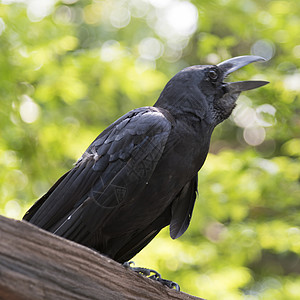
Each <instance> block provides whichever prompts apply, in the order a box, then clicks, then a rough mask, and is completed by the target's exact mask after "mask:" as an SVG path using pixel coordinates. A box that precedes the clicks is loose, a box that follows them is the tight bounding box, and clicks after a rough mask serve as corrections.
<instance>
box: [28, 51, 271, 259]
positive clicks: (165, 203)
mask: <svg viewBox="0 0 300 300" xmlns="http://www.w3.org/2000/svg"><path fill="white" fill-rule="evenodd" d="M259 60H262V59H261V58H260V57H255V56H244V57H238V58H233V59H231V60H227V61H225V62H223V63H221V64H219V65H217V66H193V67H190V68H186V69H184V70H182V71H181V72H179V73H178V74H176V75H175V76H174V77H173V78H172V79H171V80H170V81H169V83H168V84H167V85H166V87H165V89H164V90H163V92H162V93H161V95H160V97H159V99H158V101H157V102H156V103H155V105H154V107H142V108H138V109H135V110H133V111H130V112H129V113H127V114H125V115H124V116H122V117H121V118H120V119H118V120H117V121H115V122H114V123H113V124H111V125H110V126H109V127H108V128H107V129H105V130H104V131H103V132H102V133H101V134H100V135H99V136H98V137H97V138H96V139H95V140H94V142H93V143H92V144H91V145H90V146H89V148H88V149H87V150H86V151H85V152H84V154H83V155H82V157H81V158H80V159H79V160H78V161H77V163H76V165H75V166H74V167H73V168H72V169H71V170H70V171H68V172H67V173H66V174H65V175H63V176H62V177H61V178H60V179H59V180H58V181H57V182H56V183H55V184H54V185H53V186H52V187H51V189H50V190H49V191H48V192H47V193H46V194H45V195H44V196H43V197H42V198H41V199H39V200H38V201H37V202H36V203H35V204H34V205H33V206H32V207H31V208H30V209H29V210H28V212H27V213H26V214H25V216H24V220H27V221H29V222H30V223H32V224H35V225H37V226H39V227H41V228H43V229H45V230H48V231H50V232H53V233H55V234H57V235H60V236H62V237H65V238H67V239H70V240H73V241H75V242H78V243H81V244H83V245H86V246H88V247H91V248H94V249H96V250H98V251H100V252H101V253H103V254H106V255H108V256H109V257H111V258H113V259H115V260H116V261H119V262H125V261H127V260H129V259H131V258H132V257H133V256H134V255H135V254H136V253H138V252H139V251H140V250H141V249H142V248H143V247H144V246H146V245H147V244H148V243H149V242H150V241H151V240H152V239H153V238H154V237H155V235H156V234H157V233H158V232H159V231H160V230H161V229H162V228H163V227H165V226H167V225H169V224H170V235H171V237H172V238H173V239H175V238H178V237H179V236H181V235H182V234H183V233H184V232H185V231H186V229H187V228H188V226H189V223H190V219H191V215H192V211H193V207H194V202H195V199H196V191H197V172H198V171H199V169H200V168H201V167H202V165H203V163H204V161H205V158H206V156H207V153H208V149H209V143H210V137H211V134H212V132H213V129H214V128H215V126H216V125H217V124H218V123H220V122H222V121H223V120H224V119H226V118H227V117H228V116H229V115H230V113H231V111H232V109H233V108H234V106H235V101H236V99H237V97H238V95H239V94H240V92H241V91H243V90H247V89H251V88H256V87H259V86H262V85H264V84H266V82H260V81H256V82H253V81H246V82H233V83H224V82H223V80H224V78H225V77H226V76H227V75H228V74H229V73H231V72H232V71H234V70H235V69H237V68H239V67H242V66H244V65H246V64H249V63H251V62H254V61H259Z"/></svg>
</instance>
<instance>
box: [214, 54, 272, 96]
mask: <svg viewBox="0 0 300 300" xmlns="http://www.w3.org/2000/svg"><path fill="white" fill-rule="evenodd" d="M257 61H265V59H264V58H263V57H260V56H254V55H245V56H237V57H234V58H230V59H228V60H225V61H223V62H221V63H219V64H218V65H217V67H219V69H220V70H221V71H222V73H223V76H224V78H225V77H226V76H228V75H229V74H230V73H232V72H234V71H236V70H238V69H240V68H242V67H244V66H246V65H248V64H251V63H253V62H257ZM268 83H269V82H268V81H238V82H229V83H226V87H227V88H228V90H229V92H242V91H247V90H252V89H255V88H258V87H261V86H263V85H266V84H268Z"/></svg>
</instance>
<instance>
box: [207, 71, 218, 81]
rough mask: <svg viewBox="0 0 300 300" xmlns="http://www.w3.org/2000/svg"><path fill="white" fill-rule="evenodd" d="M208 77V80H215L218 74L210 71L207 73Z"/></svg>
mask: <svg viewBox="0 0 300 300" xmlns="http://www.w3.org/2000/svg"><path fill="white" fill-rule="evenodd" d="M208 76H209V78H210V79H211V80H216V79H217V78H218V76H219V75H218V73H217V71H215V70H210V71H209V72H208Z"/></svg>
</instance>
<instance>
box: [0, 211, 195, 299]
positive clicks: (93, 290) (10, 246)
mask: <svg viewBox="0 0 300 300" xmlns="http://www.w3.org/2000/svg"><path fill="white" fill-rule="evenodd" d="M0 299H5V300H27V299H28V300H29V299H30V300H35V299H36V300H41V299H47V300H48V299H49V300H51V299H55V300H60V299H62V300H66V299H75V300H77V299H78V300H81V299H88V300H93V299H95V300H96V299H97V300H99V299H103V300H117V299H118V300H119V299H122V300H123V299H124V300H126V299H130V300H134V299H139V300H148V299H151V300H153V299H156V300H166V299H174V300H179V299H180V300H196V299H197V300H199V299H200V298H197V297H194V296H190V295H188V294H185V293H182V292H178V291H176V290H172V289H169V288H167V287H165V286H163V285H162V284H160V283H158V282H155V281H153V280H151V279H148V278H146V277H144V276H142V275H139V274H136V273H135V272H133V271H132V270H128V269H126V268H124V267H123V266H122V265H120V264H119V263H117V262H115V261H113V260H112V259H109V258H107V257H105V256H103V255H100V254H99V253H98V252H95V251H93V250H91V249H89V248H87V247H84V246H82V245H79V244H76V243H74V242H71V241H69V240H66V239H63V238H61V237H58V236H55V235H53V234H51V233H49V232H47V231H44V230H42V229H40V228H37V227H36V226H33V225H31V224H29V223H27V222H23V221H16V220H12V219H8V218H5V217H3V216H0Z"/></svg>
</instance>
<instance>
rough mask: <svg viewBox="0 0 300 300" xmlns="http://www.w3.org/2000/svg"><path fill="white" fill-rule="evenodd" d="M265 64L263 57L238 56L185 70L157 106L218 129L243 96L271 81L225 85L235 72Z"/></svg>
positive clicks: (228, 83) (176, 77)
mask: <svg viewBox="0 0 300 300" xmlns="http://www.w3.org/2000/svg"><path fill="white" fill-rule="evenodd" d="M257 61H265V59H264V58H262V57H260V56H253V55H247V56H238V57H234V58H231V59H228V60H226V61H224V62H221V63H219V64H218V65H204V66H201V65H197V66H192V67H188V68H185V69H183V70H182V71H180V72H179V73H177V74H176V75H175V76H174V77H173V78H172V79H171V80H170V81H169V82H168V84H167V85H166V87H165V88H164V90H163V92H162V93H161V95H160V97H159V99H158V100H157V102H156V103H155V106H157V107H162V108H165V109H168V110H170V112H171V113H172V114H181V113H182V114H185V115H186V114H189V115H190V114H193V115H195V116H197V117H198V118H200V119H202V120H205V121H206V122H208V123H211V125H213V126H216V125H217V124H219V123H220V122H222V121H224V120H225V119H227V118H228V117H229V116H230V114H231V112H232V110H233V109H234V107H235V103H236V100H237V98H238V96H239V95H240V93H241V92H243V91H247V90H251V89H255V88H258V87H261V86H263V85H265V84H267V83H268V82H267V81H238V82H224V80H225V78H226V77H227V76H228V75H229V74H230V73H232V72H234V71H236V70H238V69H240V68H241V67H244V66H246V65H248V64H250V63H253V62H257Z"/></svg>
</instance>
